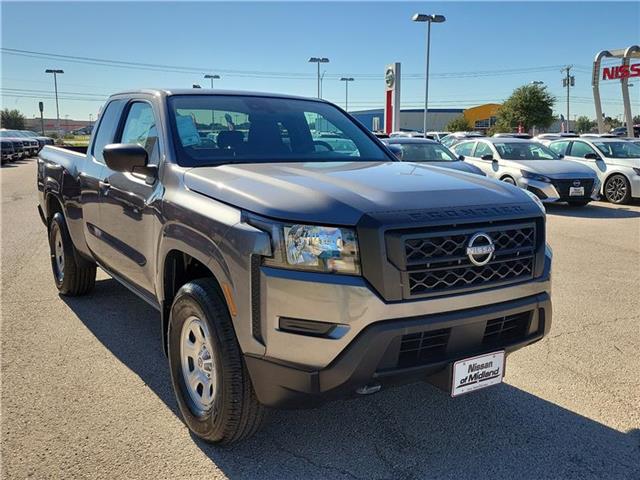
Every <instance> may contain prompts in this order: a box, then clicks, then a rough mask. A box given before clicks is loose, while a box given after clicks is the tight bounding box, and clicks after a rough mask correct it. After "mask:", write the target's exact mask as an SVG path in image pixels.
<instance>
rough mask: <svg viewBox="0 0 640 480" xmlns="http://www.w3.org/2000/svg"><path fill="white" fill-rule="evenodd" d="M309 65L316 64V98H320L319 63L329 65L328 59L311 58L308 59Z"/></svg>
mask: <svg viewBox="0 0 640 480" xmlns="http://www.w3.org/2000/svg"><path fill="white" fill-rule="evenodd" d="M309 63H317V64H318V98H320V64H321V63H329V59H328V58H325V57H311V58H310V59H309Z"/></svg>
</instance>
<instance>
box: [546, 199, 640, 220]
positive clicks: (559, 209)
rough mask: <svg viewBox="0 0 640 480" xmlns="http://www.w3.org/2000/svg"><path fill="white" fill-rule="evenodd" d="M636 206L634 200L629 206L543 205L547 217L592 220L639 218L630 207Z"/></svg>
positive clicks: (597, 203)
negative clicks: (555, 216)
mask: <svg viewBox="0 0 640 480" xmlns="http://www.w3.org/2000/svg"><path fill="white" fill-rule="evenodd" d="M636 206H640V201H637V200H634V201H633V202H632V203H630V204H629V205H612V204H610V203H603V202H591V203H590V204H589V205H587V206H585V207H570V206H569V205H565V204H562V203H558V204H553V203H548V204H546V205H545V210H546V211H547V214H548V215H557V216H559V217H576V218H594V219H616V218H640V211H638V210H635V209H632V207H636ZM630 207H631V208H630Z"/></svg>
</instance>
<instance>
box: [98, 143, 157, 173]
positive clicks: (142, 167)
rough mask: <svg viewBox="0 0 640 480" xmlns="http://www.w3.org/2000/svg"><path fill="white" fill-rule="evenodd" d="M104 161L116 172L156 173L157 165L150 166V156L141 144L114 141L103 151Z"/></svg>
mask: <svg viewBox="0 0 640 480" xmlns="http://www.w3.org/2000/svg"><path fill="white" fill-rule="evenodd" d="M102 156H103V157H104V162H105V163H106V164H107V167H109V168H110V169H111V170H113V171H115V172H131V173H141V174H143V175H147V176H148V175H154V174H155V172H156V167H155V166H148V165H147V163H148V162H149V156H148V154H147V151H146V150H145V149H144V147H142V146H141V145H137V144H127V143H112V144H110V145H106V146H105V147H104V150H103V151H102Z"/></svg>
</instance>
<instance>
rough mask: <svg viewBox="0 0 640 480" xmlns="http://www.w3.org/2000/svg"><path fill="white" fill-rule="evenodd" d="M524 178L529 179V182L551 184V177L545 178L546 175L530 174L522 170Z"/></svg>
mask: <svg viewBox="0 0 640 480" xmlns="http://www.w3.org/2000/svg"><path fill="white" fill-rule="evenodd" d="M520 173H522V176H523V177H524V178H528V179H529V180H537V181H538V182H545V183H551V179H550V178H549V177H545V176H544V175H539V174H537V173H533V172H529V171H527V170H520Z"/></svg>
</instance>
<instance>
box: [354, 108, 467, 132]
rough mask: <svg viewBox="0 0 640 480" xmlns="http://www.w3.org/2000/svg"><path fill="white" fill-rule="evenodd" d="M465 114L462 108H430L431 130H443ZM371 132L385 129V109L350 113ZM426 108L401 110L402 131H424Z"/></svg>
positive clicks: (428, 119)
mask: <svg viewBox="0 0 640 480" xmlns="http://www.w3.org/2000/svg"><path fill="white" fill-rule="evenodd" d="M463 112H464V110H463V109H461V108H430V109H429V111H428V115H427V122H428V125H429V130H433V131H436V130H443V129H444V128H445V127H446V126H447V124H448V123H449V122H450V121H451V120H453V119H454V118H457V117H459V116H460V115H462V114H463ZM349 114H350V115H352V116H353V117H355V118H356V119H357V120H358V121H359V122H360V123H362V124H363V125H364V126H365V127H367V128H368V129H369V130H383V129H384V109H382V108H374V109H372V110H360V111H356V112H349ZM423 118H424V108H402V109H400V130H411V131H422V126H423V124H424V120H423Z"/></svg>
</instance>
